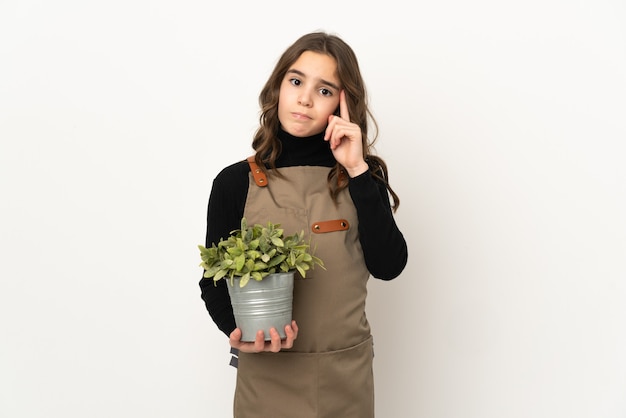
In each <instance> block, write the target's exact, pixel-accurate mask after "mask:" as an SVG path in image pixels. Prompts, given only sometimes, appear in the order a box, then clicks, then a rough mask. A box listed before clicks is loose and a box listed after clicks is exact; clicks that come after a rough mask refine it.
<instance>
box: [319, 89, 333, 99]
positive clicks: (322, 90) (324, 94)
mask: <svg viewBox="0 0 626 418" xmlns="http://www.w3.org/2000/svg"><path fill="white" fill-rule="evenodd" d="M320 94H321V95H322V96H326V97H330V96H332V95H333V92H332V91H330V90H328V89H325V88H321V89H320Z"/></svg>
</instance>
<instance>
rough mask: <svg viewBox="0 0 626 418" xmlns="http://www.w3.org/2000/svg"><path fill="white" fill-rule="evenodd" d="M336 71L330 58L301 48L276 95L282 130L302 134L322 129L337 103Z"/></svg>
mask: <svg viewBox="0 0 626 418" xmlns="http://www.w3.org/2000/svg"><path fill="white" fill-rule="evenodd" d="M336 72H337V63H336V61H335V59H334V58H332V57H331V56H328V55H325V54H320V53H317V52H312V51H305V52H303V53H302V55H300V57H299V58H298V59H297V60H296V61H295V62H294V63H293V64H292V65H291V67H289V70H288V71H287V73H286V74H285V78H283V81H282V83H281V85H280V94H279V98H278V119H279V120H280V124H281V126H282V128H283V129H284V130H285V131H286V132H288V133H290V134H291V135H294V136H299V137H305V136H311V135H315V134H318V133H320V132H322V131H323V130H324V129H326V126H327V125H328V117H329V116H330V115H332V114H333V113H334V112H335V110H336V109H337V107H338V106H339V92H340V85H339V79H338V78H337V76H336Z"/></svg>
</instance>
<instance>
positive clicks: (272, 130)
mask: <svg viewBox="0 0 626 418" xmlns="http://www.w3.org/2000/svg"><path fill="white" fill-rule="evenodd" d="M305 51H312V52H317V53H320V54H325V55H328V56H330V57H332V58H334V59H335V61H336V62H337V77H338V78H339V82H340V84H341V87H342V88H343V89H344V90H345V94H346V102H347V104H348V110H349V112H350V119H351V122H353V123H356V124H357V125H359V127H360V128H361V132H362V136H363V158H364V159H365V161H367V163H368V165H369V167H370V172H371V173H372V175H373V176H375V177H376V178H378V179H379V180H380V181H382V182H383V184H384V185H385V187H386V188H387V190H388V192H389V194H390V195H391V197H392V199H393V205H392V208H393V211H394V212H395V211H396V210H397V208H398V206H399V205H400V198H399V197H398V195H397V194H396V193H395V192H394V190H393V189H392V188H391V186H390V185H389V175H388V171H387V165H386V164H385V162H384V161H383V159H382V158H380V157H378V156H376V155H374V154H373V151H374V149H373V146H374V143H375V142H376V139H377V137H378V124H377V123H376V120H375V119H374V116H373V115H372V113H371V111H370V110H369V107H368V104H367V102H368V96H367V91H366V88H365V83H364V81H363V77H362V76H361V70H360V69H359V63H358V61H357V58H356V55H355V54H354V51H353V50H352V48H350V46H349V45H348V44H346V43H345V42H344V41H343V40H342V39H340V38H339V37H337V36H336V35H332V34H328V33H325V32H312V33H309V34H306V35H304V36H302V37H300V38H299V39H298V40H297V41H296V42H294V43H293V44H292V45H291V46H290V47H289V48H287V50H285V52H284V53H283V54H282V55H281V57H280V59H279V60H278V62H277V63H276V66H275V67H274V71H273V72H272V74H271V76H270V77H269V79H268V80H267V82H266V83H265V86H264V87H263V89H262V90H261V93H260V95H259V105H260V107H261V114H260V117H259V122H260V126H259V128H258V129H257V131H256V132H255V134H254V139H253V141H252V148H253V149H254V150H255V160H256V163H257V165H258V166H259V167H260V168H261V169H262V170H263V171H264V172H266V173H267V168H266V167H267V166H269V167H270V168H271V169H273V172H275V173H276V174H277V175H278V176H281V174H280V172H279V171H278V170H276V159H277V158H278V156H279V155H280V153H281V144H280V141H279V140H278V138H277V134H278V130H279V127H280V122H279V120H278V98H279V94H280V85H281V83H282V81H283V78H284V77H285V74H286V73H287V71H288V70H289V68H290V67H291V65H292V64H293V63H294V62H295V61H296V60H297V59H298V58H299V57H300V55H301V54H302V53H303V52H305ZM368 121H371V122H372V124H373V125H374V128H375V134H374V135H373V136H372V137H371V138H369V137H368ZM347 186H348V177H347V175H346V172H345V169H344V167H342V166H341V164H339V163H337V164H336V165H335V167H333V168H332V169H331V170H330V172H329V173H328V189H329V192H330V195H331V197H332V199H333V201H335V202H336V201H337V196H338V195H339V193H340V192H341V191H342V190H343V189H345V188H346V187H347Z"/></svg>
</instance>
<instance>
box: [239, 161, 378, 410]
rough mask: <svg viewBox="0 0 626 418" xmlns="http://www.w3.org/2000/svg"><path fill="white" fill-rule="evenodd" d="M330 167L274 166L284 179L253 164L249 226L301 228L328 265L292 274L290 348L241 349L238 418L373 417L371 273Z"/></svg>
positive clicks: (347, 202) (352, 214) (352, 217)
mask: <svg viewBox="0 0 626 418" xmlns="http://www.w3.org/2000/svg"><path fill="white" fill-rule="evenodd" d="M329 170H330V169H329V168H327V167H313V166H299V167H286V168H281V169H280V172H281V173H282V174H283V175H284V176H285V178H280V177H277V176H272V175H271V174H270V176H269V179H265V178H261V179H260V180H259V178H258V177H259V175H258V173H256V174H255V166H254V164H253V163H252V164H251V174H250V180H249V181H250V185H249V190H248V197H247V200H246V205H245V209H244V216H245V217H246V219H247V221H248V225H252V224H256V223H258V224H262V225H264V224H266V223H267V222H268V221H271V222H273V223H280V225H281V228H283V229H284V231H285V235H291V234H293V233H296V232H298V233H299V232H300V231H302V230H304V232H305V237H306V239H307V240H308V239H310V244H311V249H312V250H313V252H314V254H315V255H316V256H318V257H319V258H321V259H322V260H323V261H324V265H325V267H326V270H324V269H322V268H321V267H319V266H317V267H315V268H314V269H312V270H309V271H307V275H306V278H304V279H303V278H302V277H300V276H299V274H297V273H296V280H295V283H294V304H293V318H294V319H295V320H296V322H297V323H298V328H299V332H298V338H297V339H296V340H295V341H294V346H293V348H292V349H289V350H283V351H281V352H279V353H257V354H249V353H239V361H238V368H237V385H236V389H235V402H234V413H235V417H236V418H281V417H285V418H309V417H310V418H352V417H354V418H369V417H373V416H374V383H373V371H372V361H373V343H372V337H371V335H370V326H369V323H368V321H367V318H366V316H365V299H366V296H367V281H368V278H369V272H368V270H367V267H366V266H365V261H364V259H363V252H362V250H361V244H360V242H359V237H358V218H357V214H356V209H355V208H354V204H353V203H352V199H351V198H350V195H349V192H348V190H347V189H344V190H343V191H342V192H341V193H340V195H339V197H338V200H337V204H335V203H334V202H333V200H332V198H331V197H330V195H329V193H328V185H327V180H326V179H327V176H328V172H329ZM270 173H271V170H270ZM261 176H262V175H261ZM255 177H257V178H256V179H255ZM268 180H269V181H268Z"/></svg>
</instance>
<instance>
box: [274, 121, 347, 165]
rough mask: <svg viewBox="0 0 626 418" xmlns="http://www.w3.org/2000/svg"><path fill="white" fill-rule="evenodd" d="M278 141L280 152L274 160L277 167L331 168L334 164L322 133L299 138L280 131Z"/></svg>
mask: <svg viewBox="0 0 626 418" xmlns="http://www.w3.org/2000/svg"><path fill="white" fill-rule="evenodd" d="M278 140H279V141H280V143H281V146H282V151H281V153H280V155H279V157H278V159H277V160H276V166H277V167H289V166H297V165H314V166H324V167H332V166H334V165H335V163H336V161H335V158H334V157H333V153H332V151H331V150H330V145H329V144H328V142H326V141H324V132H323V131H322V132H320V133H319V134H316V135H312V136H307V137H299V136H293V135H291V134H289V133H287V132H285V131H283V130H282V129H280V130H279V131H278Z"/></svg>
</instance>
